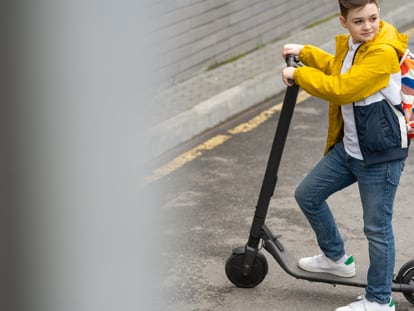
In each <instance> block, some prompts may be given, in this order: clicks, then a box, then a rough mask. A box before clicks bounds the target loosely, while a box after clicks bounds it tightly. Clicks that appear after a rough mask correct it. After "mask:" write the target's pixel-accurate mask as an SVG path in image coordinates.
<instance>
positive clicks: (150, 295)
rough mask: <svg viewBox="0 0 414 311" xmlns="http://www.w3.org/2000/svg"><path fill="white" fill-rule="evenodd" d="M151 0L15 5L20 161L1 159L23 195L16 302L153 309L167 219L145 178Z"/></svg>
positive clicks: (89, 310)
mask: <svg viewBox="0 0 414 311" xmlns="http://www.w3.org/2000/svg"><path fill="white" fill-rule="evenodd" d="M145 2H148V1H125V0H116V1H115V0H107V1H105V0H103V1H102V0H101V1H88V0H86V1H85V0H72V1H61V0H49V1H48V0H31V1H19V0H16V1H15V2H14V4H13V9H14V13H15V16H14V19H13V38H14V40H13V45H12V47H13V50H12V59H11V63H10V65H11V68H13V80H12V81H13V88H12V93H13V96H14V97H13V99H14V100H13V101H12V105H10V106H9V108H11V111H10V113H11V114H10V116H11V117H10V118H8V119H9V120H10V124H8V125H9V126H8V129H9V130H10V132H11V135H10V136H9V137H11V138H12V139H11V145H9V146H8V147H10V146H13V148H7V149H9V150H12V151H13V156H12V157H10V158H11V159H12V160H13V165H12V166H10V165H9V164H7V165H3V166H4V167H8V168H10V167H12V168H13V172H12V174H10V175H11V176H13V178H14V179H15V180H14V181H13V183H8V185H12V186H13V187H14V194H15V195H14V196H11V197H12V198H13V199H14V201H13V204H12V205H9V206H10V208H9V209H8V211H9V212H10V211H12V212H11V213H10V215H9V217H8V218H7V220H6V219H2V223H3V222H4V223H8V224H10V226H9V229H10V230H9V231H10V232H12V233H13V236H12V239H9V240H8V241H6V242H7V243H5V244H4V245H8V246H10V247H13V249H14V251H13V252H9V253H10V254H13V255H15V257H14V258H13V259H11V260H9V261H8V264H9V265H8V266H7V267H6V266H4V267H3V268H5V269H3V270H6V269H8V270H9V271H11V272H15V273H11V276H12V277H11V279H10V280H17V282H16V284H17V285H18V287H17V288H16V287H12V285H13V284H12V283H13V282H11V281H10V282H8V284H9V288H10V289H11V290H12V289H13V290H16V291H15V293H17V294H18V297H17V301H18V307H16V308H15V310H17V309H19V310H27V311H106V310H108V311H109V310H113V311H115V310H116V311H118V310H122V311H129V310H131V311H132V310H134V311H137V310H154V309H156V305H155V304H154V302H155V301H159V300H160V299H162V295H161V294H160V293H159V292H158V291H156V289H155V288H156V286H157V277H158V275H157V271H158V268H159V267H158V258H159V256H158V251H157V249H156V246H157V245H158V243H157V239H158V235H157V230H158V229H159V227H160V221H159V217H158V215H157V212H156V211H157V207H156V205H155V202H154V201H153V197H152V196H151V195H150V194H148V193H147V192H146V191H143V190H142V189H140V187H139V184H140V177H141V175H142V173H143V170H144V169H145V162H146V160H147V159H146V155H145V146H143V145H142V132H143V129H144V128H145V122H146V120H148V118H149V116H150V109H149V107H150V103H149V102H148V100H147V97H146V94H145V93H146V92H147V91H148V90H149V89H150V88H152V87H153V86H152V85H151V81H150V78H149V77H150V71H151V68H152V66H151V64H152V63H153V61H154V60H153V59H151V57H150V56H151V55H152V51H151V48H150V43H149V36H148V33H149V32H150V28H148V27H149V26H148V25H149V24H147V21H148V19H151V17H152V16H153V15H152V13H151V9H150V8H148V5H147V4H146V3H145ZM152 23H153V21H152ZM4 163H6V162H4ZM2 190H4V189H2ZM5 203H6V202H5ZM2 204H3V202H2ZM4 215H7V213H5V214H4ZM10 242H12V243H10ZM11 263H14V265H15V268H16V269H12V266H11ZM16 273H17V274H16ZM15 276H17V277H15ZM10 301H12V299H10ZM2 310H3V309H2ZM4 310H6V309H4ZM9 310H11V309H9Z"/></svg>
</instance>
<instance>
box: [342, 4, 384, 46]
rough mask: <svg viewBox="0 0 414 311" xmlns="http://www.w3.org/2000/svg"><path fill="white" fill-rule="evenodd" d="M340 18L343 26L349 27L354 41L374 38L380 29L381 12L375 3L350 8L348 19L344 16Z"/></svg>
mask: <svg viewBox="0 0 414 311" xmlns="http://www.w3.org/2000/svg"><path fill="white" fill-rule="evenodd" d="M339 19H340V22H341V24H342V26H343V27H344V28H346V29H348V31H349V33H350V35H351V37H352V39H353V41H354V43H358V42H365V41H369V40H372V39H374V37H375V36H376V35H377V33H378V31H379V24H380V13H379V8H378V7H377V5H376V4H375V3H368V4H367V5H366V6H364V7H362V8H356V9H350V10H349V11H348V16H347V17H346V19H345V18H344V17H343V16H341V17H340V18H339Z"/></svg>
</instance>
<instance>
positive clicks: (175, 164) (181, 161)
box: [145, 135, 231, 184]
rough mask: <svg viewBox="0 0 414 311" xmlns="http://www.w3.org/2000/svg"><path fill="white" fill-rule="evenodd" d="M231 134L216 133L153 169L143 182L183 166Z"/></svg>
mask: <svg viewBox="0 0 414 311" xmlns="http://www.w3.org/2000/svg"><path fill="white" fill-rule="evenodd" d="M230 138H231V136H229V135H217V136H214V137H213V138H211V139H209V140H207V141H206V142H204V143H202V144H200V145H198V146H197V147H195V148H193V149H191V150H189V151H187V152H185V153H183V154H181V155H180V156H178V157H176V158H175V159H174V160H172V161H171V162H169V163H167V164H166V165H164V166H161V167H160V168H158V169H156V170H154V171H153V172H152V175H150V176H147V177H146V178H145V183H146V184H148V183H152V182H154V181H156V180H158V179H160V178H162V177H164V176H166V175H168V174H170V173H172V172H174V171H176V170H177V169H179V168H180V167H182V166H184V165H185V164H187V163H188V162H191V161H193V160H194V159H196V158H198V157H199V156H201V155H202V154H203V151H206V150H211V149H214V148H216V147H217V146H220V145H221V144H223V143H224V142H225V141H226V140H228V139H230Z"/></svg>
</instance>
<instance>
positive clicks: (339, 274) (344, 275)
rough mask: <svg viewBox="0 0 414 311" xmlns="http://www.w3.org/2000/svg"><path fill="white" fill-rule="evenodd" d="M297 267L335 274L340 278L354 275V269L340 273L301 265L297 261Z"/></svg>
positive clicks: (314, 271) (308, 270) (313, 271)
mask: <svg viewBox="0 0 414 311" xmlns="http://www.w3.org/2000/svg"><path fill="white" fill-rule="evenodd" d="M298 267H299V268H301V269H302V270H304V271H307V272H312V273H328V274H332V275H335V276H339V277H342V278H352V277H354V276H355V275H356V272H355V271H352V272H349V273H345V272H344V273H341V272H336V271H332V270H323V269H318V268H314V267H309V266H303V265H301V264H300V263H298Z"/></svg>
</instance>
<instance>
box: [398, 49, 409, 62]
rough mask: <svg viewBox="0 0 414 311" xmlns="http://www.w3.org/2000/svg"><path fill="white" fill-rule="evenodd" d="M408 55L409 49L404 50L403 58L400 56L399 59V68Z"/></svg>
mask: <svg viewBox="0 0 414 311" xmlns="http://www.w3.org/2000/svg"><path fill="white" fill-rule="evenodd" d="M408 54H410V50H409V49H406V50H405V53H404V55H403V56H401V59H400V66H401V65H402V64H403V63H404V61H405V59H406V58H407V56H408Z"/></svg>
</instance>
